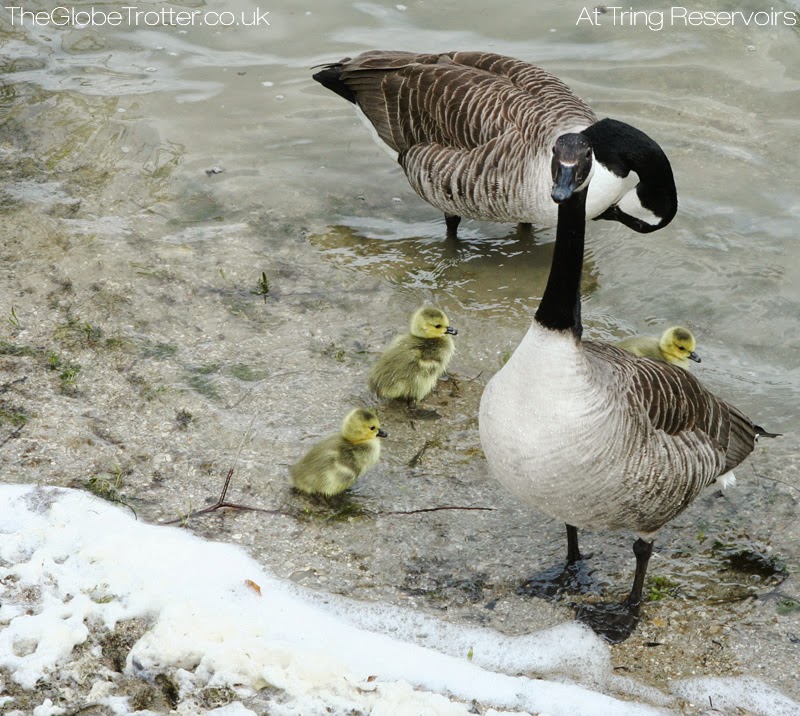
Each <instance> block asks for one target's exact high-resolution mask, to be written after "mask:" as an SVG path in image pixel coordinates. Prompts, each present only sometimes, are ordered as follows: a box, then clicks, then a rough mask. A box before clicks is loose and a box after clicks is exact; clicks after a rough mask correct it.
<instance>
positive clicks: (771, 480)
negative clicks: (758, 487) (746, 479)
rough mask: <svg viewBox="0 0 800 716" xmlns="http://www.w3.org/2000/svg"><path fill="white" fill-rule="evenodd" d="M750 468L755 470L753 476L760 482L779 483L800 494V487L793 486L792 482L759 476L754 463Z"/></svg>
mask: <svg viewBox="0 0 800 716" xmlns="http://www.w3.org/2000/svg"><path fill="white" fill-rule="evenodd" d="M750 468H751V469H752V470H753V474H754V475H755V476H756V477H757V478H758V479H759V480H769V481H770V482H777V483H778V484H780V485H785V486H786V487H791V488H792V489H793V490H796V491H797V492H800V487H796V486H795V485H792V484H791V483H790V482H786V481H785V480H779V479H778V478H777V477H766V476H765V475H759V474H758V473H757V472H756V467H755V465H753V463H752V462H751V463H750Z"/></svg>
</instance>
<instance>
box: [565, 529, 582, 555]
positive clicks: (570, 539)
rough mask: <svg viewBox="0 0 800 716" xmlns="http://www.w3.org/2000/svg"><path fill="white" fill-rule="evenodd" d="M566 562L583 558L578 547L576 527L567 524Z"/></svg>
mask: <svg viewBox="0 0 800 716" xmlns="http://www.w3.org/2000/svg"><path fill="white" fill-rule="evenodd" d="M566 527H567V564H575V562H577V561H579V560H581V559H583V555H581V551H580V550H579V549H578V528H577V527H573V526H572V525H567V526H566Z"/></svg>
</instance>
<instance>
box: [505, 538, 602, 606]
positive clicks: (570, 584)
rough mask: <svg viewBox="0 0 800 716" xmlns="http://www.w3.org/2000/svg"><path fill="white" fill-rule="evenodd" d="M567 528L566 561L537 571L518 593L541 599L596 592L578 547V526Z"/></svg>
mask: <svg viewBox="0 0 800 716" xmlns="http://www.w3.org/2000/svg"><path fill="white" fill-rule="evenodd" d="M566 528H567V563H566V564H565V565H564V564H556V565H554V566H553V567H549V568H548V569H545V570H544V571H542V572H537V573H536V574H534V575H533V576H532V577H531V578H530V579H528V580H527V581H526V582H524V583H523V584H522V585H520V587H519V588H518V589H517V592H518V593H520V594H527V595H529V596H532V597H542V598H543V599H561V598H562V597H563V596H564V595H566V594H586V593H587V592H596V591H598V587H597V585H596V584H594V581H593V580H592V573H591V571H590V570H589V568H588V566H587V565H586V562H584V561H583V555H582V554H581V551H580V549H578V528H577V527H574V526H573V525H566Z"/></svg>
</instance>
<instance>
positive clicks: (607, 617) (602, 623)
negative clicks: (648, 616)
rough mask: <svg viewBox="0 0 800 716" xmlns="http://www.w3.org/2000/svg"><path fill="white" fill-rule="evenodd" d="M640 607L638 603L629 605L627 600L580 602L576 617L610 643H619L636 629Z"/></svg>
mask: <svg viewBox="0 0 800 716" xmlns="http://www.w3.org/2000/svg"><path fill="white" fill-rule="evenodd" d="M640 607H641V605H638V604H637V605H635V606H630V605H628V603H627V602H625V603H623V604H620V603H618V602H599V603H595V604H581V605H580V606H579V607H578V608H577V610H576V617H577V619H578V621H579V622H582V623H583V624H586V626H588V627H590V628H591V629H592V631H593V632H594V633H595V634H597V635H598V636H601V637H602V638H603V639H605V640H606V641H607V642H609V643H610V644H619V643H620V642H623V641H625V640H626V639H627V638H628V637H629V636H630V635H631V634H633V632H634V631H635V630H636V627H637V625H638V624H639V616H640V611H641V609H640Z"/></svg>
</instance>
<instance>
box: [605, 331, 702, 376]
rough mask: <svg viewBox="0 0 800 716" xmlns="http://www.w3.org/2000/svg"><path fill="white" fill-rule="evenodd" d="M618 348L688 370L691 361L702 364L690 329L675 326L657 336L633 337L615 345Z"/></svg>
mask: <svg viewBox="0 0 800 716" xmlns="http://www.w3.org/2000/svg"><path fill="white" fill-rule="evenodd" d="M615 345H616V346H617V347H618V348H622V349H623V350H626V351H628V353H633V354H634V355H637V356H640V357H642V358H652V359H653V360H659V361H661V362H662V363H672V365H677V366H680V367H681V368H688V367H689V361H690V360H693V361H694V362H695V363H700V362H701V360H700V356H699V355H697V353H695V352H694V349H695V348H696V347H697V343H696V341H695V339H694V336H693V335H692V332H691V331H690V330H689V329H688V328H684V327H683V326H673V327H672V328H667V330H666V331H664V332H663V333H662V334H661V338H656V337H655V336H631V337H630V338H626V339H624V340H622V341H618V342H617V343H616V344H615Z"/></svg>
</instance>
